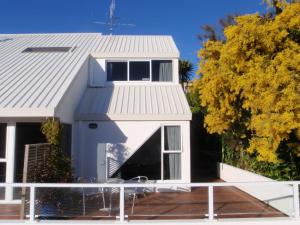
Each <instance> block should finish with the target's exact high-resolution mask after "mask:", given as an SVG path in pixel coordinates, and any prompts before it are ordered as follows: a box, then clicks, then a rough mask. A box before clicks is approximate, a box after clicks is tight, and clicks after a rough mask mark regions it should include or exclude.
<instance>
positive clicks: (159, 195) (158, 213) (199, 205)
mask: <svg viewBox="0 0 300 225" xmlns="http://www.w3.org/2000/svg"><path fill="white" fill-rule="evenodd" d="M115 195H116V196H115V197H114V198H113V199H114V200H113V201H112V202H113V204H112V210H111V211H110V212H109V211H105V210H101V209H100V208H103V206H102V202H101V197H99V198H97V199H95V198H94V199H91V200H87V204H86V215H83V211H82V202H80V203H78V204H75V205H72V206H70V205H69V207H68V208H67V207H62V208H61V211H60V212H61V214H60V216H57V217H55V219H77V220H81V219H84V220H86V219H93V220H95V219H112V220H115V219H116V216H117V215H118V214H119V212H118V196H117V195H118V194H115ZM214 198H215V199H214V200H215V204H214V208H215V214H216V218H257V217H284V216H285V215H284V214H282V213H281V212H279V211H277V210H275V209H274V208H272V207H270V206H268V205H266V204H265V203H263V202H261V201H259V200H257V199H255V198H253V197H251V196H250V195H248V194H246V193H244V192H242V191H240V190H239V189H237V188H234V187H216V188H215V189H214ZM207 199H208V191H207V188H193V189H192V190H191V192H184V191H180V192H179V191H176V192H152V193H147V194H146V196H140V197H139V198H138V199H137V200H136V204H135V207H134V212H133V214H131V206H132V200H131V199H128V200H126V201H125V215H128V217H129V219H130V220H134V219H152V220H154V219H202V218H206V217H207V215H206V214H207V213H208V200H207ZM19 214H20V205H0V219H19V218H20V217H19Z"/></svg>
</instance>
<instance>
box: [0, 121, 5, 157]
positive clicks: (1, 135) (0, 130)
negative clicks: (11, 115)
mask: <svg viewBox="0 0 300 225" xmlns="http://www.w3.org/2000/svg"><path fill="white" fill-rule="evenodd" d="M5 145H6V124H5V123H0V159H1V158H2V159H3V158H5Z"/></svg>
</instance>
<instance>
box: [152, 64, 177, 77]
mask: <svg viewBox="0 0 300 225" xmlns="http://www.w3.org/2000/svg"><path fill="white" fill-rule="evenodd" d="M172 71H173V70H172V61H171V60H152V81H166V82H168V81H172V76H173V72H172Z"/></svg>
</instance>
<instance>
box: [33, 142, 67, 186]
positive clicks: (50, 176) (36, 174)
mask: <svg viewBox="0 0 300 225" xmlns="http://www.w3.org/2000/svg"><path fill="white" fill-rule="evenodd" d="M49 147H50V148H51V149H50V151H49V153H48V154H47V155H46V157H47V159H46V161H43V160H40V161H39V162H38V163H37V165H36V166H35V167H34V171H33V172H32V173H30V174H28V175H29V177H28V179H29V180H30V181H32V182H36V183H66V182H70V181H72V167H71V159H70V157H68V156H67V155H66V154H65V153H63V152H62V150H61V149H60V148H59V147H58V146H54V145H52V146H49Z"/></svg>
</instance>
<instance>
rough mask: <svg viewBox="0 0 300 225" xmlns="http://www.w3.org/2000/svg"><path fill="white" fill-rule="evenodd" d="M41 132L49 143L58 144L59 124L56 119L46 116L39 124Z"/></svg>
mask: <svg viewBox="0 0 300 225" xmlns="http://www.w3.org/2000/svg"><path fill="white" fill-rule="evenodd" d="M41 132H42V134H44V135H45V137H46V139H47V141H48V143H49V144H52V145H59V143H60V132H61V126H60V122H59V120H58V119H56V118H54V117H52V118H47V119H46V120H45V121H44V122H43V123H42V126H41Z"/></svg>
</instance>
